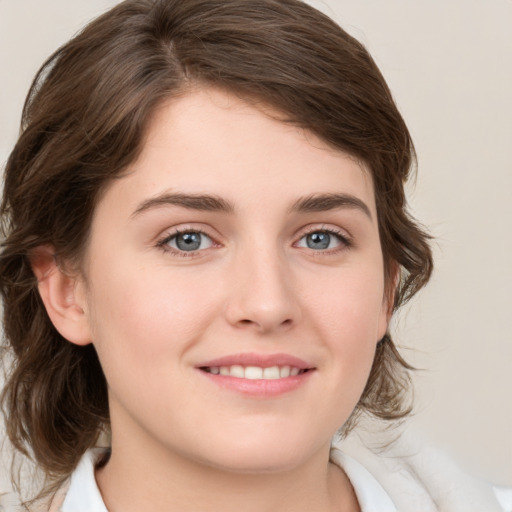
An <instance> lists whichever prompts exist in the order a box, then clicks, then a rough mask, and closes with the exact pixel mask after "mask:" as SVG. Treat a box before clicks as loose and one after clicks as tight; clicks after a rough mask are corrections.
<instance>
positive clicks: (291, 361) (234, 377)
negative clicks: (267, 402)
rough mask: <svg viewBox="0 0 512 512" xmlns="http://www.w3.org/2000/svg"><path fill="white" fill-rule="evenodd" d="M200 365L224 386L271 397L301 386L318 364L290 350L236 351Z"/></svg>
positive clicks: (215, 380) (256, 396)
mask: <svg viewBox="0 0 512 512" xmlns="http://www.w3.org/2000/svg"><path fill="white" fill-rule="evenodd" d="M197 369H198V370H199V371H200V372H201V373H202V374H203V375H205V376H206V377H208V378H209V380H210V381H211V382H212V383H214V384H217V385H218V386H220V387H221V388H224V389H227V390H230V391H233V392H236V393H242V394H243V395H246V396H252V397H255V398H272V397H277V396H279V395H282V394H286V393H289V392H292V391H294V390H296V389H299V388H301V387H302V386H304V385H306V383H307V382H308V381H310V376H311V375H312V374H313V373H315V370H316V368H315V367H314V366H313V365H311V364H309V363H307V362H306V361H304V360H302V359H299V358H297V357H295V356H291V355H289V354H272V355H265V354H254V353H248V354H247V353H246V354H234V355H231V356H227V357H222V358H219V359H214V360H212V361H205V362H204V363H202V364H200V365H198V366H197Z"/></svg>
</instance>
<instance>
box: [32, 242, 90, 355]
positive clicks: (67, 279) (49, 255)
mask: <svg viewBox="0 0 512 512" xmlns="http://www.w3.org/2000/svg"><path fill="white" fill-rule="evenodd" d="M30 263H31V266H32V270H33V272H34V274H35V276H36V278H37V282H38V290H39V294H40V296H41V299H42V301H43V303H44V305H45V307H46V312H47V313H48V316H49V317H50V320H51V322H52V323H53V325H54V327H55V328H56V329H57V331H59V333H60V334H61V335H62V336H63V337H64V338H66V339H67V340H68V341H70V342H71V343H75V344H76V345H87V344H89V343H91V333H90V327H89V321H88V316H87V314H86V309H87V307H86V306H87V304H86V300H85V299H86V295H85V288H84V283H83V280H82V279H81V278H80V277H79V276H76V275H72V274H70V273H68V272H66V271H65V270H64V269H63V268H61V266H60V265H59V264H58V263H57V259H56V257H55V250H54V248H53V247H52V246H51V245H42V246H39V247H37V248H36V249H35V250H34V251H33V253H32V254H31V257H30Z"/></svg>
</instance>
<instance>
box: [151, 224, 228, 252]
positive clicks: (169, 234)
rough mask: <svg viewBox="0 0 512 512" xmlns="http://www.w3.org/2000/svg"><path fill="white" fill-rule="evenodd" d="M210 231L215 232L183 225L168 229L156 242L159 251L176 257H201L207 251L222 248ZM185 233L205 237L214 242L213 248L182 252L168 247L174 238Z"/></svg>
mask: <svg viewBox="0 0 512 512" xmlns="http://www.w3.org/2000/svg"><path fill="white" fill-rule="evenodd" d="M209 231H213V230H208V229H205V228H204V227H196V226H193V225H187V224H185V225H181V224H180V225H179V226H175V227H172V228H168V229H166V230H165V232H164V234H163V235H161V236H159V237H158V239H157V241H156V246H157V247H158V248H159V249H161V250H162V251H164V252H166V253H170V254H173V255H176V256H181V257H185V258H193V257H197V256H200V255H201V254H202V253H204V252H205V251H207V250H208V249H211V248H212V247H220V246H221V245H222V244H221V243H220V242H218V240H217V238H218V237H216V236H215V235H212V234H211V233H210V232H209ZM184 233H199V234H201V235H204V236H206V237H208V238H209V239H210V240H211V241H212V246H211V247H208V248H205V249H197V250H193V251H182V250H179V249H176V248H174V247H171V246H170V245H168V243H169V241H170V240H172V239H173V238H175V237H177V236H178V235H180V234H184Z"/></svg>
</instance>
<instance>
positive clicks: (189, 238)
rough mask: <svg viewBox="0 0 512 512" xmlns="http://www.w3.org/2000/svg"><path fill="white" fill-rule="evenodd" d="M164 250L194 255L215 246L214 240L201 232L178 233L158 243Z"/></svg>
mask: <svg viewBox="0 0 512 512" xmlns="http://www.w3.org/2000/svg"><path fill="white" fill-rule="evenodd" d="M158 245H159V246H160V247H162V248H164V249H167V248H169V249H171V250H174V251H177V252H181V253H187V252H188V253H191V252H192V253H193V252H195V251H201V250H203V249H209V248H210V247H212V246H213V240H212V239H211V238H210V237H209V236H208V235H207V234H205V233H202V232H201V231H176V232H175V233H173V234H171V235H169V236H166V237H165V238H164V239H163V240H161V241H160V242H158Z"/></svg>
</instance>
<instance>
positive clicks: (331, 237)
mask: <svg viewBox="0 0 512 512" xmlns="http://www.w3.org/2000/svg"><path fill="white" fill-rule="evenodd" d="M342 246H345V247H348V246H350V243H349V241H348V240H347V238H346V237H344V236H343V235H342V234H340V233H337V232H335V231H330V230H317V231H312V232H311V233H308V234H306V235H304V236H303V237H302V238H301V239H300V240H299V242H298V243H297V247H306V248H307V249H313V250H315V251H325V250H329V249H336V248H338V247H342Z"/></svg>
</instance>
